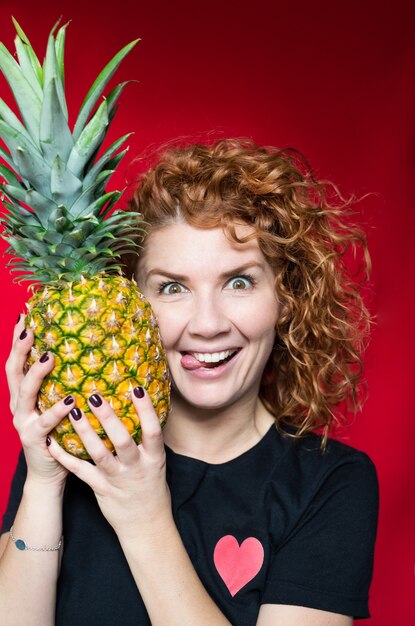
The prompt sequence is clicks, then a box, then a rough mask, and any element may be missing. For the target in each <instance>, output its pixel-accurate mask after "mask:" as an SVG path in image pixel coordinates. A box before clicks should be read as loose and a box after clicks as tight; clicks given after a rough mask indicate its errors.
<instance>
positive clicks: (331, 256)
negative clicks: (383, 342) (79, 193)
mask: <svg viewBox="0 0 415 626" xmlns="http://www.w3.org/2000/svg"><path fill="white" fill-rule="evenodd" d="M353 202H354V198H352V199H350V200H347V201H346V200H344V198H342V196H341V195H340V192H339V191H338V189H337V187H336V186H335V185H334V184H332V183H330V182H328V181H321V180H316V178H315V176H314V174H313V171H312V169H311V167H310V166H309V164H308V162H307V161H306V159H305V158H304V156H303V155H302V154H301V153H300V152H298V151H296V150H293V149H284V150H280V149H277V148H274V147H271V146H259V145H257V144H256V143H255V142H254V141H253V140H251V139H246V138H243V139H220V140H218V141H216V142H215V143H213V144H211V145H206V144H201V143H193V144H190V145H177V146H175V145H170V146H168V147H167V148H165V147H164V148H163V152H162V153H161V155H158V158H157V162H156V164H155V165H153V166H152V167H150V169H148V171H147V172H145V173H143V174H141V175H140V176H139V180H138V185H137V186H136V189H135V193H134V196H133V198H132V199H131V201H130V208H131V209H134V210H136V211H137V210H138V211H140V213H142V215H143V219H144V220H145V222H146V223H147V225H148V228H147V230H146V234H145V235H144V242H145V237H146V236H148V235H149V234H150V233H151V231H152V230H154V229H156V228H160V227H162V226H164V225H167V224H169V223H172V222H173V221H174V220H176V219H178V218H180V219H184V220H186V222H188V223H189V224H192V225H195V226H198V227H203V228H211V227H217V226H222V227H223V228H224V229H225V230H226V232H228V233H229V235H230V236H231V237H232V238H233V239H234V240H236V241H247V240H249V239H252V238H254V237H255V238H256V239H257V241H258V244H259V246H260V249H261V250H262V253H263V254H264V256H265V258H266V259H267V261H268V263H269V264H270V265H271V267H272V268H273V269H274V271H275V285H276V290H277V293H278V296H279V298H280V300H281V301H282V302H283V304H284V306H283V309H282V312H281V315H280V317H279V319H278V322H277V328H276V331H277V339H276V342H275V346H274V349H273V351H272V354H271V356H270V359H269V361H268V363H267V366H266V368H265V371H264V374H263V378H262V383H261V388H260V397H261V399H262V401H263V402H264V404H265V406H266V407H267V408H268V410H270V411H271V412H272V414H273V415H274V416H275V419H276V426H277V428H278V429H279V430H280V432H283V431H282V430H281V426H282V424H284V423H285V424H286V425H289V426H293V427H294V429H295V432H294V434H292V435H290V436H294V437H295V438H299V437H301V436H304V435H306V434H307V433H309V432H311V431H316V430H318V431H321V434H322V442H321V448H322V450H324V449H325V447H326V444H327V438H328V436H329V433H330V429H331V427H332V426H333V423H334V422H336V423H337V424H340V423H341V418H344V415H343V412H342V411H340V409H339V404H340V403H341V402H342V401H344V402H345V404H346V406H347V408H349V409H352V410H354V411H356V410H358V409H360V408H361V405H362V393H361V391H362V389H364V387H365V384H364V381H363V377H362V371H363V367H362V352H363V350H364V347H365V344H366V340H367V338H368V334H369V327H370V322H371V320H370V315H369V312H368V310H367V308H366V306H365V304H364V301H363V298H362V296H361V292H360V286H361V285H360V283H361V282H362V281H357V280H356V277H354V276H352V271H351V268H350V267H349V265H350V264H349V263H348V262H347V261H346V256H347V255H346V253H347V252H348V251H350V250H353V251H354V252H356V251H357V250H360V260H361V264H362V266H363V269H364V272H363V280H364V279H367V276H368V272H369V269H370V259H369V254H368V250H367V245H366V237H365V234H364V232H363V231H362V230H361V229H360V228H359V227H358V226H356V224H353V223H352V222H351V220H350V216H351V210H350V207H351V205H352V203H353ZM237 223H245V224H248V225H250V226H252V227H253V230H252V234H251V235H250V236H247V237H245V238H243V239H238V237H237V236H236V233H235V228H234V226H235V224H237ZM123 261H124V264H125V265H126V268H127V273H128V274H129V275H130V276H132V275H133V274H134V270H135V266H136V263H137V258H136V257H133V256H130V257H124V258H123ZM285 434H287V433H285Z"/></svg>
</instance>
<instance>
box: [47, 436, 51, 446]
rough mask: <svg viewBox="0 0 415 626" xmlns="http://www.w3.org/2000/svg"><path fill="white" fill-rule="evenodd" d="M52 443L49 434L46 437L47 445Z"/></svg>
mask: <svg viewBox="0 0 415 626" xmlns="http://www.w3.org/2000/svg"><path fill="white" fill-rule="evenodd" d="M50 443H51V439H50V437H49V435H48V436H47V437H46V445H47V446H50Z"/></svg>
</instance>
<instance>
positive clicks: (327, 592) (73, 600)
mask: <svg viewBox="0 0 415 626" xmlns="http://www.w3.org/2000/svg"><path fill="white" fill-rule="evenodd" d="M286 430H290V429H289V428H286ZM290 432H293V430H291V431H290ZM319 444H320V438H319V437H318V436H317V435H315V434H311V435H308V436H307V437H306V438H304V439H302V440H301V441H300V442H298V443H295V442H294V441H293V439H292V438H291V437H286V436H281V435H280V434H278V432H277V431H276V429H275V427H274V426H271V427H270V429H269V430H268V432H267V433H266V435H265V436H264V437H263V438H262V439H261V441H259V442H258V443H257V444H256V445H255V446H254V447H252V448H251V449H249V450H248V451H246V452H245V453H243V454H241V455H240V456H238V457H237V458H235V459H233V460H231V461H228V462H226V463H220V464H210V463H206V462H204V461H200V460H197V459H193V458H190V457H187V456H183V455H180V454H176V453H175V452H173V450H171V449H170V448H169V447H167V446H166V454H167V482H168V484H169V487H170V491H171V496H172V503H173V513H174V519H175V522H176V524H177V528H178V530H179V532H180V535H181V537H182V540H183V543H184V545H185V547H186V550H187V552H188V554H189V556H190V559H191V561H192V563H193V566H194V568H195V569H196V571H197V573H198V575H199V577H200V579H201V581H202V583H203V585H204V587H205V588H206V590H207V591H208V593H209V594H210V596H211V597H212V599H213V600H214V602H215V603H216V604H217V606H218V607H219V608H220V609H221V611H222V612H223V613H224V615H225V616H226V617H227V619H228V620H229V621H230V622H231V623H232V624H233V625H234V626H254V625H255V624H256V621H257V618H258V612H259V609H260V605H261V604H293V605H301V606H306V607H311V608H315V609H322V610H326V611H332V612H334V613H341V614H344V615H351V616H354V617H355V618H358V619H359V618H365V617H370V614H369V610H368V591H369V586H370V582H371V578H372V569H373V555H374V544H375V537H376V529H377V519H378V497H379V494H378V482H377V475H376V469H375V466H374V464H373V462H372V461H371V460H370V458H369V457H368V456H367V454H366V453H364V452H361V451H359V450H356V449H354V448H352V447H351V446H348V445H346V444H344V443H341V442H338V441H336V440H334V439H329V443H328V446H327V449H326V452H325V453H324V454H321V453H320V450H319ZM25 475H26V466H25V461H24V456H23V454H21V455H20V457H19V463H18V467H17V470H16V474H15V476H14V478H13V483H12V490H11V495H10V499H9V504H8V508H7V512H6V514H5V515H4V518H3V524H2V529H1V532H5V531H8V530H9V529H10V526H11V524H12V523H13V519H14V516H15V514H16V510H17V508H18V505H19V502H20V498H21V494H22V488H23V484H24V480H25ZM63 510H64V515H63V533H64V553H63V560H62V569H61V573H60V576H59V580H58V593H57V609H56V625H57V626H73V625H74V624H79V625H80V626H83V625H84V624H85V625H86V624H88V626H114V624H116V625H118V624H120V625H121V624H122V626H147V625H149V624H151V622H150V620H149V617H148V614H147V611H146V609H145V606H144V603H143V602H142V600H141V597H140V594H139V591H138V589H137V587H136V584H135V582H134V579H133V577H132V575H131V572H130V570H129V568H128V564H127V561H126V559H125V557H124V555H123V552H122V550H121V547H120V544H119V542H118V539H117V536H116V535H115V533H114V531H113V530H112V528H111V526H110V525H109V524H108V522H107V521H106V520H105V518H104V517H103V515H102V514H101V512H100V510H99V508H98V505H97V502H96V499H95V496H94V494H93V492H92V490H91V489H90V488H89V487H88V486H87V485H85V484H84V483H82V482H81V481H80V480H79V479H77V478H76V477H75V476H73V475H70V476H69V477H68V480H67V485H66V489H65V495H64V509H63ZM159 593H160V595H161V594H163V589H160V590H159Z"/></svg>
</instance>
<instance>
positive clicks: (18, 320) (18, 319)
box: [16, 313, 21, 324]
mask: <svg viewBox="0 0 415 626" xmlns="http://www.w3.org/2000/svg"><path fill="white" fill-rule="evenodd" d="M20 318H21V314H20V313H19V317H18V318H17V322H16V324H18V323H19V322H20Z"/></svg>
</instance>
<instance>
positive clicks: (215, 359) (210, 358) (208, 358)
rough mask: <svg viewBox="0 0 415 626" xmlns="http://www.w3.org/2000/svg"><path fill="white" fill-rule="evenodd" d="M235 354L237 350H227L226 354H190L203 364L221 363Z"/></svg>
mask: <svg viewBox="0 0 415 626" xmlns="http://www.w3.org/2000/svg"><path fill="white" fill-rule="evenodd" d="M235 352H236V350H225V352H190V354H192V355H193V356H194V357H195V359H197V360H198V361H200V362H201V363H219V361H224V360H225V359H227V358H228V357H230V356H231V355H233V354H235Z"/></svg>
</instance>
